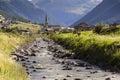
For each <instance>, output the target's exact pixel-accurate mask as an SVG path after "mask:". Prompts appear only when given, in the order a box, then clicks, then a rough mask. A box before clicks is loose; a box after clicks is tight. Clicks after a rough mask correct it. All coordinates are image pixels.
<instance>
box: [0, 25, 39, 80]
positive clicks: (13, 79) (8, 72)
mask: <svg viewBox="0 0 120 80" xmlns="http://www.w3.org/2000/svg"><path fill="white" fill-rule="evenodd" d="M24 24H26V25H29V28H30V29H31V30H32V29H33V28H32V27H33V26H38V25H34V24H28V23H24ZM20 25H22V27H21V28H24V27H26V25H23V24H12V26H20ZM9 27H10V26H9ZM37 29H40V26H39V28H37ZM37 29H36V31H37ZM33 31H35V30H33ZM38 36H40V35H37V34H36V35H35V34H34V35H32V36H29V35H20V34H15V33H12V32H10V33H7V32H2V30H1V32H0V80H28V76H27V74H26V72H25V70H24V69H23V68H22V66H20V64H18V63H17V62H16V61H13V60H12V59H11V58H10V54H11V52H13V51H15V49H16V48H18V47H20V46H22V45H24V44H25V43H27V42H30V41H32V40H33V39H35V38H36V37H38Z"/></svg>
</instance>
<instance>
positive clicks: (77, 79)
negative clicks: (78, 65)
mask: <svg viewBox="0 0 120 80" xmlns="http://www.w3.org/2000/svg"><path fill="white" fill-rule="evenodd" d="M74 80H82V79H80V78H75V79H74Z"/></svg>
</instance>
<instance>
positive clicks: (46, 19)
mask: <svg viewBox="0 0 120 80" xmlns="http://www.w3.org/2000/svg"><path fill="white" fill-rule="evenodd" d="M47 27H48V17H47V14H46V16H45V28H47Z"/></svg>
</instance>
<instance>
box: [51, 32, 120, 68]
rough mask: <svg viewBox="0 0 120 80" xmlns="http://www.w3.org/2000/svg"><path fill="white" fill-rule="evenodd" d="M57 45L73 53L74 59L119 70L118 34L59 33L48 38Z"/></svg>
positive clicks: (119, 46) (119, 40) (119, 47)
mask: <svg viewBox="0 0 120 80" xmlns="http://www.w3.org/2000/svg"><path fill="white" fill-rule="evenodd" d="M50 37H51V38H52V39H53V40H54V41H56V42H57V43H59V44H61V45H63V46H65V47H66V48H67V49H69V50H71V51H73V52H75V54H74V56H75V58H79V59H83V60H86V61H89V62H92V63H95V64H98V65H100V66H104V67H108V68H111V67H112V68H113V67H114V69H116V67H117V68H119V69H120V36H119V34H106V35H99V34H96V33H93V31H83V32H81V33H80V34H75V33H60V34H51V36H50Z"/></svg>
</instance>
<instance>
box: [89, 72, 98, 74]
mask: <svg viewBox="0 0 120 80" xmlns="http://www.w3.org/2000/svg"><path fill="white" fill-rule="evenodd" d="M95 73H98V71H91V72H90V74H95Z"/></svg>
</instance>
